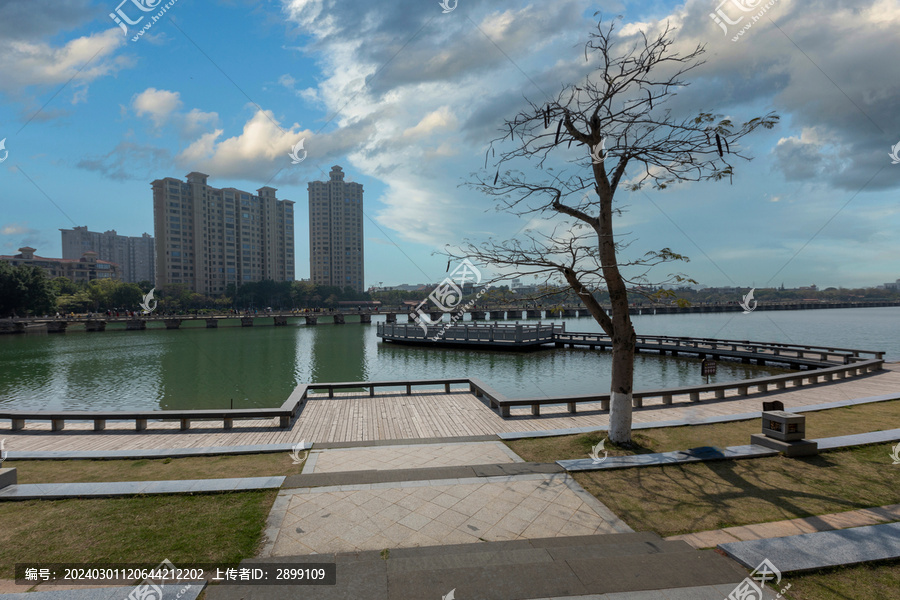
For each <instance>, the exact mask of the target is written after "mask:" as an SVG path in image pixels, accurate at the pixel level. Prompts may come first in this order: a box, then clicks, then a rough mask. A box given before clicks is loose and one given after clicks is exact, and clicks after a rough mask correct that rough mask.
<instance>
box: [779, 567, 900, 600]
mask: <svg viewBox="0 0 900 600" xmlns="http://www.w3.org/2000/svg"><path fill="white" fill-rule="evenodd" d="M787 583H790V584H791V589H790V590H789V591H788V593H787V598H789V599H790V600H848V599H850V598H854V599H856V598H859V599H860V600H863V599H864V600H897V599H898V598H900V560H891V561H884V562H879V563H873V564H863V565H851V566H849V567H836V568H834V569H824V570H821V571H815V572H811V573H788V574H786V575H785V576H784V578H783V579H782V580H781V585H785V584H787Z"/></svg>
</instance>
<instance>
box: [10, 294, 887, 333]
mask: <svg viewBox="0 0 900 600" xmlns="http://www.w3.org/2000/svg"><path fill="white" fill-rule="evenodd" d="M889 306H900V301H889V300H880V301H870V302H767V303H763V302H760V303H759V304H757V306H756V308H755V309H754V310H782V311H783V310H812V309H825V308H876V307H889ZM604 309H605V310H606V311H607V313H609V311H610V307H608V306H607V307H604ZM742 311H743V309H742V307H741V306H740V305H739V304H737V303H724V304H696V305H691V306H674V305H663V304H646V305H635V306H632V307H631V308H629V312H630V313H631V314H633V315H670V314H696V313H716V312H742ZM459 312H462V313H464V314H468V315H469V318H470V319H471V320H472V321H483V320H495V321H499V320H510V319H511V320H517V319H551V318H573V317H585V316H589V314H590V313H589V312H588V311H587V309H586V308H584V306H581V305H579V306H531V307H523V306H512V305H507V306H484V307H477V308H476V307H473V308H471V309H468V310H464V311H459ZM444 314H445V313H443V312H441V311H432V312H430V313H429V316H430V318H431V320H432V321H439V320H441V319H442V318H443V316H444ZM455 314H458V313H455ZM373 315H384V316H385V320H386V322H388V323H397V322H403V320H404V319H405V320H406V321H407V322H412V318H411V317H410V316H409V314H408V313H407V312H405V311H404V310H400V309H398V308H385V307H382V308H381V309H378V310H371V309H342V310H336V309H299V310H286V311H273V312H268V311H267V312H257V313H253V314H248V313H233V312H223V313H207V314H193V315H191V314H178V315H166V314H156V313H151V314H149V315H140V314H136V315H134V316H127V315H124V314H120V316H107V315H106V314H103V313H94V314H90V315H87V314H81V315H75V316H60V317H17V318H9V319H0V334H3V333H26V332H27V331H29V330H35V329H39V330H44V329H46V331H47V332H49V333H65V331H66V330H67V329H68V328H69V327H70V326H74V325H77V326H83V327H84V329H85V330H86V331H105V330H106V326H107V324H110V323H124V324H125V328H126V329H128V330H143V329H147V327H148V326H151V327H152V328H157V329H162V328H165V329H178V328H180V327H181V324H182V323H184V322H185V321H187V322H197V321H203V322H205V325H206V327H207V328H216V327H218V326H219V323H221V322H229V321H233V322H234V323H232V326H237V323H239V324H240V326H241V327H253V326H254V325H259V324H262V323H264V322H265V321H267V320H269V319H271V321H270V322H271V323H272V324H273V325H275V326H284V325H288V323H289V322H293V323H299V322H303V323H305V324H306V325H316V324H318V323H319V320H320V319H325V320H330V321H331V322H332V323H334V324H338V325H340V324H344V323H346V322H348V321H347V318H348V317H351V318H352V321H350V322H359V323H371V322H372V316H373ZM301 320H302V321H301Z"/></svg>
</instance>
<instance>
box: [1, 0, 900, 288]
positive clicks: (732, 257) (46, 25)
mask: <svg viewBox="0 0 900 600" xmlns="http://www.w3.org/2000/svg"><path fill="white" fill-rule="evenodd" d="M142 3H143V4H144V6H145V7H148V6H149V7H154V10H153V11H151V12H145V11H142V10H140V8H139V6H138V5H140V4H142ZM771 4H772V6H770V7H767V6H766V4H765V3H764V2H761V1H760V0H727V2H725V3H721V4H720V3H719V2H717V1H716V0H688V1H687V2H685V3H677V2H668V1H666V0H656V1H637V2H631V1H629V2H627V3H622V2H588V1H583V0H554V1H553V2H534V3H529V2H526V1H524V0H458V1H457V0H447V5H446V7H447V8H451V7H453V6H454V5H455V8H453V10H449V11H447V12H445V11H444V10H443V8H442V6H441V5H439V3H438V1H437V0H393V1H391V2H371V1H361V0H340V1H338V0H283V1H278V0H268V1H263V2H258V1H252V2H251V1H249V0H248V1H243V0H222V1H206V2H197V1H193V0H177V1H175V2H174V3H173V4H172V6H171V7H169V8H168V10H167V11H166V13H165V14H164V15H163V16H162V18H160V19H159V20H158V21H156V22H151V15H155V14H157V13H158V12H159V10H161V8H162V7H163V6H164V5H165V2H163V3H160V2H159V0H126V1H125V2H123V3H122V4H120V5H117V3H116V0H110V1H109V2H107V1H105V0H104V1H101V2H97V1H91V0H0V140H2V139H5V143H4V145H5V150H0V159H2V160H3V162H2V163H0V254H12V253H15V251H16V249H17V248H18V247H20V246H22V245H31V246H34V247H36V248H38V254H40V255H43V256H60V255H61V244H60V234H59V231H58V230H59V229H60V228H69V227H72V226H74V225H87V226H88V227H89V228H90V229H91V230H94V231H105V230H108V229H115V230H117V231H118V232H119V233H120V234H124V235H140V234H141V233H143V232H148V233H151V234H152V233H153V219H152V197H151V191H150V185H149V184H150V182H151V181H152V180H154V179H156V178H160V177H166V176H171V177H179V178H183V177H184V175H185V174H186V173H188V172H190V171H201V172H204V173H207V174H209V175H210V184H211V185H213V186H215V187H237V188H239V189H244V190H251V191H252V190H256V189H258V188H260V187H262V186H264V185H270V186H272V187H275V188H278V190H279V191H278V196H279V197H280V198H286V199H289V200H294V201H295V202H297V203H298V210H297V222H296V223H295V230H296V236H297V238H296V246H297V249H298V252H297V271H296V272H297V277H298V278H301V277H308V276H309V257H308V239H307V231H308V221H307V213H306V200H307V193H306V182H308V181H311V180H320V179H327V176H326V173H327V172H328V171H329V170H330V168H331V166H332V165H341V166H342V167H343V168H344V171H345V172H346V173H347V175H348V178H349V179H350V180H352V181H356V182H360V183H362V184H363V185H364V189H365V200H364V207H365V213H366V217H367V218H366V221H365V236H366V265H365V267H366V277H365V278H366V285H367V286H368V285H378V284H379V283H382V282H383V283H384V284H385V285H391V284H400V283H418V282H426V281H437V280H439V279H441V278H442V277H443V276H444V273H445V269H446V267H447V259H446V258H445V257H443V256H439V255H433V252H434V251H435V250H440V249H442V248H444V247H445V245H446V244H451V245H455V244H459V243H461V242H462V241H463V240H464V239H467V238H468V239H471V240H474V241H478V240H483V239H486V238H488V237H489V236H493V237H495V238H504V237H509V236H514V235H516V234H517V233H518V232H519V231H521V229H522V227H523V226H525V225H526V222H525V221H522V220H521V219H520V218H518V217H516V216H513V215H509V214H505V213H502V212H497V211H495V210H494V209H493V203H492V200H491V199H490V198H488V197H486V196H483V195H482V194H480V193H479V192H478V191H477V190H475V189H472V188H470V187H467V186H465V185H462V184H464V183H465V182H466V181H467V180H470V179H471V177H472V174H473V173H476V172H478V171H479V170H480V169H482V168H483V167H484V158H485V149H486V148H487V145H488V143H489V142H490V140H491V139H492V138H493V137H495V136H496V135H497V134H498V132H499V131H501V128H502V126H503V120H504V119H505V118H511V117H513V116H514V115H515V113H516V112H518V111H519V110H520V109H522V108H523V107H524V106H525V105H526V99H528V100H531V101H534V102H535V103H537V104H541V103H543V102H546V101H547V100H548V99H549V98H550V96H553V95H555V94H556V92H558V91H559V89H560V88H561V87H562V86H564V85H567V84H572V83H575V84H577V83H578V82H579V81H580V79H581V78H583V77H584V76H585V74H587V73H589V72H590V70H591V64H592V63H591V60H590V59H589V60H588V61H587V62H586V61H585V54H584V43H585V41H586V40H587V37H588V34H589V33H590V32H591V31H592V29H594V28H595V27H596V24H597V19H598V18H599V16H594V15H595V13H597V12H598V11H600V13H601V15H602V17H603V19H604V21H611V20H615V19H617V23H618V25H617V31H618V43H619V44H620V47H621V48H622V49H623V50H624V49H627V48H628V47H629V45H630V44H632V43H633V42H634V40H635V37H636V36H638V35H639V33H640V31H642V30H643V31H647V32H648V33H653V32H657V31H658V30H659V28H660V27H661V26H662V25H663V24H664V23H666V22H668V23H669V24H670V25H672V26H673V27H674V28H675V33H674V45H673V47H672V49H673V51H679V52H685V51H689V50H690V49H692V48H693V47H695V46H696V45H697V44H703V45H705V46H706V54H705V55H704V59H705V61H706V62H705V64H703V65H702V66H701V67H699V68H698V69H696V70H694V71H692V73H691V78H690V81H691V85H690V86H688V87H685V88H683V89H680V90H679V91H678V96H677V97H675V98H674V99H673V100H672V102H671V105H670V106H671V108H672V110H673V111H675V113H676V114H677V116H679V117H687V116H690V115H694V114H696V113H698V112H701V111H705V112H716V113H721V114H724V115H728V116H730V117H731V118H733V119H734V120H735V121H745V120H748V119H750V118H753V117H755V116H758V115H762V114H765V113H767V112H769V111H774V112H776V113H778V114H779V115H780V116H781V123H780V124H779V125H777V126H776V127H775V128H774V129H772V130H770V131H762V132H758V133H756V134H753V135H752V136H750V137H748V138H745V143H744V144H743V146H742V150H743V151H744V152H746V153H747V154H749V155H752V156H753V157H754V159H753V160H752V161H751V162H740V161H739V162H737V163H736V172H735V176H734V179H733V181H732V182H728V181H723V182H716V183H713V182H703V183H687V184H682V185H679V186H675V187H672V188H668V189H666V190H664V191H656V190H652V189H649V188H648V189H646V190H644V191H640V192H628V191H626V190H620V192H619V194H618V196H617V201H618V202H619V203H620V205H621V206H622V207H624V208H626V212H625V213H624V214H623V216H622V217H621V219H620V221H619V223H618V225H619V232H620V233H622V234H623V235H625V236H627V237H626V238H625V239H627V240H629V241H631V246H630V247H629V249H628V252H630V253H632V254H643V253H644V252H646V251H649V250H658V249H660V248H665V247H669V248H671V249H672V250H674V251H676V252H679V253H682V254H686V255H688V256H689V257H690V258H691V262H690V263H689V264H687V265H683V267H682V268H681V270H682V271H683V272H685V273H686V274H688V275H689V276H691V277H693V278H694V279H696V280H697V281H699V282H700V283H703V284H706V285H739V286H757V287H763V286H766V285H780V284H781V283H782V282H783V283H784V284H785V285H786V286H787V287H794V286H802V285H809V284H812V283H815V284H817V285H819V286H820V287H826V286H844V287H855V286H868V285H875V284H880V283H883V282H886V281H894V280H895V279H897V278H898V277H900V252H898V248H900V242H898V232H900V205H898V202H897V200H898V189H900V164H892V159H891V157H890V153H891V151H892V148H893V147H894V146H895V145H897V144H900V111H898V110H897V107H898V104H900V103H898V99H900V61H898V60H897V48H898V47H900V4H898V3H897V2H896V0H858V1H854V0H829V1H828V2H825V1H813V0H808V1H804V0H776V1H774V2H772V3H771ZM117 8H119V11H120V13H121V14H123V15H124V16H125V17H127V19H128V20H131V21H138V18H139V17H143V18H142V19H141V20H140V21H139V22H137V24H135V25H129V24H127V22H125V21H123V25H122V27H120V26H119V25H118V24H117V23H116V22H114V20H113V19H112V18H111V17H110V13H113V12H114V11H115V10H116V9H117ZM711 13H712V14H714V15H716V16H717V17H718V18H719V20H720V21H722V23H723V25H721V26H720V25H719V24H717V23H716V21H715V20H714V19H713V18H712V17H711ZM760 13H764V14H762V16H761V17H759V18H757V20H756V21H753V18H754V16H757V15H760ZM739 19H740V20H739ZM738 20H739V21H738ZM736 21H737V23H736V24H728V22H736ZM148 24H149V25H150V28H149V29H146V31H144V33H143V34H141V35H140V36H137V33H138V31H140V30H141V29H142V28H143V27H145V26H146V25H148ZM748 24H750V25H751V26H750V27H749V28H746V29H744V31H743V33H742V34H741V35H740V36H739V37H737V38H736V41H733V40H734V39H735V37H736V36H737V32H738V31H740V30H742V28H745V27H746V26H747V25H748ZM123 28H124V29H127V32H126V31H123ZM723 29H724V30H723ZM726 30H727V31H726ZM593 64H596V61H594V63H593ZM301 139H302V140H304V148H305V150H306V151H307V158H306V159H305V160H304V161H303V162H301V163H300V164H298V165H292V164H291V160H290V158H289V156H288V153H289V151H290V149H291V147H292V146H293V145H294V144H296V143H297V142H298V141H300V140H301ZM7 152H8V154H7ZM897 153H898V154H900V146H898V149H897ZM4 157H5V159H4ZM898 162H900V161H898ZM551 164H552V161H551ZM534 168H537V167H536V166H535V167H534ZM488 171H490V173H491V175H493V173H494V170H493V169H492V168H491V167H490V165H489V166H488ZM669 270H671V269H667V268H663V269H662V270H660V271H659V272H658V275H659V277H660V278H661V277H663V276H664V275H665V274H666V273H667V272H668V271H669Z"/></svg>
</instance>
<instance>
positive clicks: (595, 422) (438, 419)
mask: <svg viewBox="0 0 900 600" xmlns="http://www.w3.org/2000/svg"><path fill="white" fill-rule="evenodd" d="M898 391H900V363H892V364H886V365H885V369H884V370H883V371H879V372H875V373H872V374H869V375H866V376H861V377H857V378H854V379H850V380H840V381H836V382H833V383H829V384H820V385H815V386H803V387H800V388H792V387H788V388H787V389H786V390H784V391H778V392H772V393H769V394H765V395H759V394H757V395H752V396H749V397H748V396H740V397H739V396H735V395H731V394H729V395H727V396H726V398H725V399H724V400H716V399H714V397H713V394H712V393H709V394H703V395H701V400H702V401H701V402H699V403H690V402H676V403H675V404H672V405H669V406H665V405H662V404H657V403H654V404H647V405H645V406H644V407H643V408H639V409H635V410H634V422H635V423H650V422H657V421H669V420H675V419H687V420H699V419H703V418H707V417H714V416H722V415H729V414H740V413H748V412H757V411H760V410H761V403H762V401H763V400H767V401H771V400H780V401H782V402H784V405H785V408H786V409H787V410H790V409H792V408H799V407H802V406H808V405H813V404H822V403H827V402H837V401H841V400H852V399H856V398H864V397H868V396H880V395H886V394H891V393H897V392H898ZM317 396H319V395H318V394H317V395H315V396H313V397H312V398H311V399H310V400H309V401H308V402H307V403H306V405H305V406H304V408H303V411H302V412H301V414H300V416H299V417H298V418H297V420H296V421H295V423H294V425H293V427H292V428H291V429H290V430H284V429H279V428H278V427H277V423H275V422H274V420H270V421H269V422H268V425H269V426H266V422H265V421H262V420H257V421H250V422H248V421H235V424H234V425H235V427H234V429H233V430H231V431H224V430H222V429H221V424H220V423H218V422H216V423H215V424H213V423H210V425H209V428H207V425H206V424H205V423H203V422H196V423H195V425H194V428H192V429H191V430H189V431H180V430H179V425H178V423H165V422H158V423H152V424H150V429H148V430H147V431H144V432H140V433H138V432H135V431H134V426H133V424H132V423H127V422H123V423H114V422H110V423H109V424H108V428H107V430H106V431H105V432H93V431H91V430H90V428H91V424H90V423H72V424H71V425H68V424H67V426H66V429H65V430H64V431H61V432H51V431H50V424H49V423H39V422H38V423H28V425H27V426H26V428H25V429H24V430H23V431H16V432H13V431H11V430H10V429H9V423H8V422H7V423H4V424H3V425H0V438H3V439H5V441H6V449H7V450H9V451H13V452H14V451H24V450H34V451H54V450H55V451H107V450H123V449H139V448H197V447H208V446H239V445H254V444H284V443H295V442H298V441H300V440H305V441H306V442H312V443H316V442H318V443H324V442H350V441H369V440H401V439H418V438H430V437H458V436H473V435H489V434H496V433H509V432H524V431H540V430H548V429H564V428H569V427H598V428H599V427H605V426H607V425H608V423H609V415H608V413H606V412H601V411H600V406H599V403H597V405H596V406H594V405H591V404H583V405H581V406H579V413H578V414H575V415H572V414H570V413H568V412H567V410H566V406H565V405H562V406H558V407H556V406H545V407H543V410H542V412H543V414H542V416H540V417H532V416H531V414H530V411H529V409H528V408H527V407H523V408H521V409H513V411H512V417H511V418H508V419H503V418H501V417H500V416H499V415H498V414H497V412H496V411H494V410H491V409H490V408H489V407H488V406H487V404H486V403H485V402H483V401H482V400H481V399H479V398H476V397H475V396H474V395H472V394H471V393H469V392H462V391H460V392H453V393H450V394H446V393H444V392H443V390H441V391H440V392H438V391H435V392H432V393H429V392H421V393H415V392H414V393H413V394H412V395H410V396H407V395H406V394H403V393H398V392H385V393H379V394H376V395H375V396H374V397H369V396H368V394H358V393H353V392H349V393H336V394H335V397H334V398H332V399H329V398H328V397H327V394H322V395H321V397H317ZM898 416H900V415H898ZM875 425H877V424H873V427H874V426H875Z"/></svg>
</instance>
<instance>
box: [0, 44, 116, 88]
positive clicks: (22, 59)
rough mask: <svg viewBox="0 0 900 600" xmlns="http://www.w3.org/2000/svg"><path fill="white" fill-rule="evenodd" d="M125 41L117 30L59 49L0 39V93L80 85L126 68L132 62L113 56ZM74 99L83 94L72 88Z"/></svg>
mask: <svg viewBox="0 0 900 600" xmlns="http://www.w3.org/2000/svg"><path fill="white" fill-rule="evenodd" d="M125 42H126V40H125V38H124V37H123V36H122V32H121V30H120V29H118V28H114V29H108V30H106V31H104V32H102V33H96V34H92V35H89V36H82V37H79V38H75V39H73V40H70V41H68V42H66V44H65V45H63V46H59V47H57V46H53V45H51V44H50V43H46V42H38V41H26V40H20V39H10V38H6V39H0V56H2V60H0V91H3V92H7V93H9V94H12V95H18V94H20V93H21V92H22V91H23V89H24V88H26V87H28V86H32V85H41V86H56V85H61V84H65V83H66V82H68V81H70V80H71V81H72V82H73V83H75V84H82V86H84V85H86V84H87V83H89V82H91V81H94V80H95V79H98V78H100V77H103V76H106V75H113V74H115V73H116V72H118V71H119V70H120V69H123V68H125V67H129V66H131V64H132V62H133V61H132V59H131V58H129V57H126V56H118V57H116V56H115V53H116V51H117V50H118V49H119V48H120V47H121V46H123V45H124V44H125ZM74 89H75V94H76V96H75V100H78V99H79V98H80V96H79V94H80V95H83V94H84V90H83V89H82V88H79V87H78V86H76V87H75V88H74Z"/></svg>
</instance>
